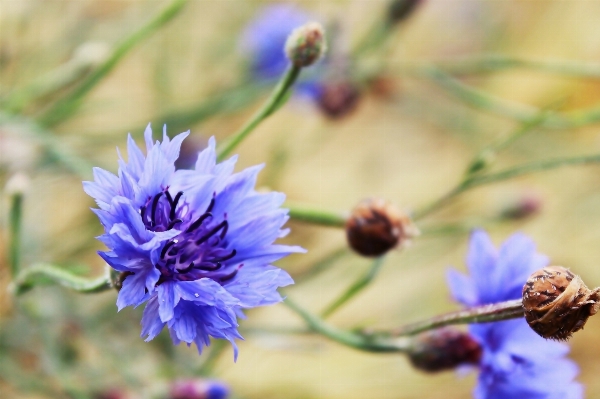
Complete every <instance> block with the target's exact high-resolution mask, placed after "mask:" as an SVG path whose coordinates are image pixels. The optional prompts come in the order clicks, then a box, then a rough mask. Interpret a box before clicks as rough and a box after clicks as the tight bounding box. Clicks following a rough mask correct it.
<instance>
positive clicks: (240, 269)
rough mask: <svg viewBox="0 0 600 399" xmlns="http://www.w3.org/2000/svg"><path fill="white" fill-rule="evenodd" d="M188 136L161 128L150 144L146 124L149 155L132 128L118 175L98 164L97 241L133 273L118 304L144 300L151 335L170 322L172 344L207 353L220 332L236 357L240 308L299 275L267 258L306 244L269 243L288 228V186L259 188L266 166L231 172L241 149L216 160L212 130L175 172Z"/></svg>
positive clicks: (272, 299) (90, 186) (108, 257)
mask: <svg viewBox="0 0 600 399" xmlns="http://www.w3.org/2000/svg"><path fill="white" fill-rule="evenodd" d="M188 134H189V132H186V133H181V134H179V135H177V136H175V137H174V138H173V139H172V140H171V139H169V137H167V134H166V128H165V131H164V132H163V141H162V143H161V142H159V141H157V142H156V143H153V140H152V129H151V128H150V125H148V127H147V128H146V132H145V141H146V149H147V153H146V156H144V155H143V153H142V151H141V150H140V149H139V148H138V146H137V145H136V144H135V142H134V141H133V139H132V138H131V135H129V138H128V142H127V156H128V162H125V161H124V160H123V158H122V157H121V155H120V154H119V158H120V159H119V172H118V176H115V175H113V174H112V173H109V172H107V171H105V170H103V169H100V168H94V182H84V183H83V184H84V189H85V192H86V193H87V194H88V195H90V196H91V197H93V198H94V199H95V200H96V203H97V204H98V207H99V208H100V209H94V212H95V213H96V214H97V215H98V217H99V219H100V221H101V223H102V225H103V226H104V230H105V234H103V235H102V236H100V237H99V240H100V241H102V242H103V243H104V244H105V245H106V246H107V247H108V249H109V250H108V251H104V252H99V254H100V256H101V257H102V258H103V259H104V260H105V261H106V262H107V263H108V264H109V265H110V266H111V267H112V268H114V269H115V270H117V271H118V272H122V273H125V275H126V276H127V277H126V278H125V280H124V281H123V285H122V288H121V290H120V291H119V295H118V299H117V306H118V309H119V310H121V309H122V308H124V307H125V306H130V305H133V306H138V305H140V304H142V303H146V307H145V309H144V314H143V317H142V336H146V337H147V338H146V341H149V340H151V339H153V338H154V337H156V335H158V333H160V331H161V330H162V329H163V327H165V326H167V328H168V329H169V332H170V334H171V338H172V340H173V342H174V343H175V344H179V343H180V342H181V341H183V342H186V343H187V344H188V345H190V344H191V343H192V342H194V343H196V345H197V347H198V351H199V352H202V349H203V347H204V346H208V345H209V344H210V340H209V337H215V338H222V339H227V340H229V341H230V342H231V343H232V345H233V347H234V352H235V355H236V356H237V347H236V345H235V342H234V339H235V338H238V339H241V338H242V337H241V336H240V334H239V333H238V330H237V326H238V324H237V317H243V313H242V309H246V308H253V307H256V306H262V305H269V304H273V303H276V302H280V301H281V300H282V298H281V296H280V295H279V293H278V292H277V288H278V287H283V286H286V285H288V284H292V283H293V281H292V279H291V278H290V276H289V275H288V274H287V273H286V272H285V271H283V270H281V269H279V268H277V267H274V266H272V265H271V263H272V262H274V261H276V260H278V259H280V258H283V257H285V256H287V255H289V254H291V253H293V252H303V251H304V250H303V249H302V248H300V247H296V246H287V245H276V244H273V242H274V241H275V240H276V239H277V238H279V237H283V236H284V235H286V234H287V232H288V230H287V229H284V230H282V229H281V227H282V226H283V225H284V224H285V222H286V221H287V220H288V215H287V210H286V209H281V208H280V205H281V204H282V203H283V201H284V199H285V195H284V194H282V193H275V192H271V193H258V192H256V191H255V190H254V185H255V183H256V178H257V175H258V172H259V171H260V170H261V169H262V165H259V166H254V167H250V168H247V169H245V170H243V171H241V172H239V173H233V168H234V166H235V163H236V159H237V157H235V156H234V157H232V158H230V159H229V160H227V161H224V162H222V163H219V164H216V153H215V140H214V138H211V139H210V140H209V143H208V147H207V148H206V149H205V150H204V151H202V152H200V153H199V155H198V159H197V161H196V165H195V168H194V169H192V170H176V169H175V166H174V162H175V160H176V159H177V158H178V156H179V149H180V146H181V143H182V141H183V140H184V139H185V138H186V137H187V136H188Z"/></svg>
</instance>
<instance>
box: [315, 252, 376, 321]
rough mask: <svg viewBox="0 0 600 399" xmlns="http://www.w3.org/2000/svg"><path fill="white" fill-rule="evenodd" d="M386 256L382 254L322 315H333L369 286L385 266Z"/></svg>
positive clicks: (324, 316) (325, 316)
mask: <svg viewBox="0 0 600 399" xmlns="http://www.w3.org/2000/svg"><path fill="white" fill-rule="evenodd" d="M383 260H384V257H383V256H381V257H379V258H377V259H375V261H374V262H373V264H372V265H371V267H370V269H369V271H368V272H367V273H366V274H365V275H364V276H361V277H360V278H359V279H358V280H356V281H355V282H354V284H352V285H351V286H350V287H348V289H347V290H346V291H344V292H343V293H342V295H340V296H339V297H338V298H337V299H335V300H334V301H333V302H332V303H331V304H330V305H329V306H327V308H325V310H324V311H323V312H322V313H321V317H322V318H323V319H326V318H327V317H329V316H331V314H333V313H334V312H335V311H336V310H337V309H339V308H340V307H341V306H342V305H343V304H345V303H346V302H348V301H349V300H350V299H352V297H354V296H355V295H356V294H358V293H359V292H361V291H362V290H363V289H364V288H365V287H367V286H368V285H369V284H370V283H371V281H373V279H374V278H375V276H377V273H379V270H380V269H381V266H383Z"/></svg>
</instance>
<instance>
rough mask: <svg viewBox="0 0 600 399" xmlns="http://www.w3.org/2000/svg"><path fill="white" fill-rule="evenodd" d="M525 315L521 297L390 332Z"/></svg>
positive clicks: (412, 332)
mask: <svg viewBox="0 0 600 399" xmlns="http://www.w3.org/2000/svg"><path fill="white" fill-rule="evenodd" d="M523 316H524V311H523V305H522V301H521V299H515V300H511V301H506V302H499V303H493V304H489V305H483V306H477V307H474V308H470V309H464V310H459V311H457V312H452V313H447V314H443V315H440V316H435V317H432V318H430V319H427V320H423V321H421V322H418V323H412V324H408V325H405V326H402V327H400V328H397V329H395V330H393V331H391V332H390V333H389V334H390V336H393V337H401V336H407V335H415V334H418V333H421V332H423V331H428V330H434V329H436V328H441V327H445V326H449V325H454V324H472V323H489V322H493V321H501V320H508V319H517V318H520V317H523Z"/></svg>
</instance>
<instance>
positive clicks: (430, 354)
mask: <svg viewBox="0 0 600 399" xmlns="http://www.w3.org/2000/svg"><path fill="white" fill-rule="evenodd" d="M481 352H482V351H481V346H480V345H479V343H478V342H477V341H475V340H474V339H473V337H471V335H469V334H468V333H466V332H463V331H460V330H457V329H455V328H450V327H446V328H440V329H437V330H432V331H428V332H425V333H422V334H419V335H417V336H416V337H415V338H414V341H413V346H412V348H411V349H410V350H409V352H408V357H409V359H410V362H411V363H412V365H413V366H415V367H416V368H418V369H419V370H423V371H426V372H429V373H435V372H438V371H444V370H449V369H454V368H456V367H457V366H460V365H466V364H473V365H476V364H478V363H479V360H480V359H481Z"/></svg>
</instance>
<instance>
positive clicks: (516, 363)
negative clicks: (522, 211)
mask: <svg viewBox="0 0 600 399" xmlns="http://www.w3.org/2000/svg"><path fill="white" fill-rule="evenodd" d="M547 264H548V258H547V257H546V256H544V255H541V254H538V253H537V252H536V247H535V243H534V242H533V241H532V240H531V239H530V238H528V237H527V236H525V235H523V234H519V233H517V234H514V235H513V236H511V237H510V238H509V239H508V240H506V241H505V242H504V243H503V244H502V246H501V247H500V249H499V250H496V248H495V247H494V245H493V244H492V242H491V240H490V238H489V237H488V235H487V234H486V233H485V232H484V231H482V230H476V231H474V232H473V234H472V236H471V242H470V245H469V253H468V256H467V266H468V268H469V271H470V275H469V276H467V275H464V274H462V273H459V272H457V271H455V270H450V271H449V272H448V283H449V286H450V290H451V291H452V294H453V296H454V298H455V299H456V300H457V301H459V302H461V303H462V304H464V305H466V306H476V305H483V304H488V303H493V302H500V301H507V300H511V299H519V298H521V295H522V294H521V290H522V288H523V285H524V284H525V282H526V281H527V278H528V277H529V275H530V274H531V273H533V272H534V271H536V270H538V269H541V268H543V267H545V266H547ZM469 332H470V333H471V335H472V336H473V337H474V338H475V339H476V340H477V341H479V343H480V345H481V347H482V349H483V354H482V358H481V363H480V374H479V380H478V384H477V387H476V388H475V391H474V396H475V398H477V399H504V398H527V399H533V398H539V399H579V398H582V397H583V387H582V386H581V384H579V383H577V382H576V381H574V379H575V377H576V376H577V374H578V368H577V366H576V364H575V363H574V362H573V361H571V360H569V359H567V358H566V357H565V356H566V354H567V353H568V351H569V349H568V347H567V346H566V345H564V344H562V343H558V342H555V341H547V340H545V339H543V338H541V337H540V336H538V335H537V334H536V333H535V332H534V331H533V330H531V328H530V327H529V325H528V324H527V322H526V321H525V320H524V319H517V320H507V321H501V322H495V323H485V324H473V325H470V326H469Z"/></svg>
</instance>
